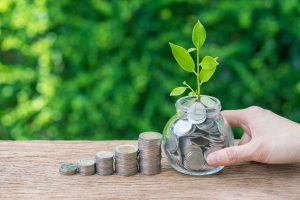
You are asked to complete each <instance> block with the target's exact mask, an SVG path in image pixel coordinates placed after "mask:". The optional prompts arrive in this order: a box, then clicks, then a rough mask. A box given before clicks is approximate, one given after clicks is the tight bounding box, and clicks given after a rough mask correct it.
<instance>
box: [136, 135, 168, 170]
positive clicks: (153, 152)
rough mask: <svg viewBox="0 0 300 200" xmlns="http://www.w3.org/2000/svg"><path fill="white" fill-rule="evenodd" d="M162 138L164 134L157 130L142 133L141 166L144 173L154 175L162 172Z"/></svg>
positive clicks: (139, 143) (140, 137)
mask: <svg viewBox="0 0 300 200" xmlns="http://www.w3.org/2000/svg"><path fill="white" fill-rule="evenodd" d="M161 139H162V135H161V134H160V133H156V132H144V133H141V134H140V136H139V141H138V146H139V167H140V172H141V173H142V174H146V175H154V174H159V173H160V172H161Z"/></svg>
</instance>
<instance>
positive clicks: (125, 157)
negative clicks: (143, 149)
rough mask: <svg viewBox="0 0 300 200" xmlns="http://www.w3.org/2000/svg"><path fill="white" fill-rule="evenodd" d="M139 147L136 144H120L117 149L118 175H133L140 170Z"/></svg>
mask: <svg viewBox="0 0 300 200" xmlns="http://www.w3.org/2000/svg"><path fill="white" fill-rule="evenodd" d="M137 154H138V148H137V147H136V146H134V145H119V146H117V147H116V149H115V170H116V173H117V174H118V175H121V176H132V175H134V174H136V173H137V171H138V164H137Z"/></svg>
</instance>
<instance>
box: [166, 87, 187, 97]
mask: <svg viewBox="0 0 300 200" xmlns="http://www.w3.org/2000/svg"><path fill="white" fill-rule="evenodd" d="M185 90H186V87H177V88H174V89H173V90H172V92H171V94H170V96H178V95H181V94H183V93H184V92H185Z"/></svg>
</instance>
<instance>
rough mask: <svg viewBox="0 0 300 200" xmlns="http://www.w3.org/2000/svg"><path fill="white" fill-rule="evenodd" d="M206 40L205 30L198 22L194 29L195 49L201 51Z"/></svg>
mask: <svg viewBox="0 0 300 200" xmlns="http://www.w3.org/2000/svg"><path fill="white" fill-rule="evenodd" d="M205 39H206V31H205V28H204V26H203V25H202V24H201V23H200V21H199V20H198V22H197V23H196V24H195V26H194V28H193V33H192V41H193V43H194V45H195V47H196V48H198V49H200V48H201V47H202V45H203V44H204V42H205ZM196 50H197V49H196Z"/></svg>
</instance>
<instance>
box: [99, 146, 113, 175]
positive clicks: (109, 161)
mask: <svg viewBox="0 0 300 200" xmlns="http://www.w3.org/2000/svg"><path fill="white" fill-rule="evenodd" d="M113 158H114V153H113V152H111V151H100V152H97V153H96V172H97V174H99V175H111V174H113V172H114V169H113V162H114V159H113Z"/></svg>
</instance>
